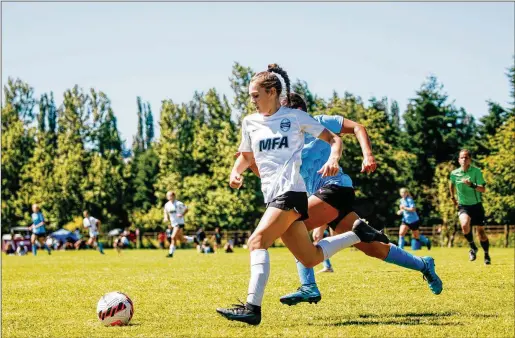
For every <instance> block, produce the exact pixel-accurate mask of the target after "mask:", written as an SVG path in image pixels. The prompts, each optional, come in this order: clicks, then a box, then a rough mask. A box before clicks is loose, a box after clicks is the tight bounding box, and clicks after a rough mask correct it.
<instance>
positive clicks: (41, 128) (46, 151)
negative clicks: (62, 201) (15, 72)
mask: <svg viewBox="0 0 515 338" xmlns="http://www.w3.org/2000/svg"><path fill="white" fill-rule="evenodd" d="M56 117H57V109H56V107H55V103H54V100H53V94H50V99H49V97H48V95H47V94H43V95H42V96H41V99H40V100H39V112H38V113H37V116H36V118H37V131H36V134H35V145H34V152H33V154H32V157H31V158H30V160H29V162H28V163H27V164H26V165H25V166H23V168H22V170H21V178H20V179H21V182H22V183H21V189H20V193H19V196H20V200H21V202H22V204H23V205H25V206H30V205H31V204H33V203H40V204H41V207H44V208H45V209H46V210H45V216H46V219H47V221H49V224H50V226H52V225H53V222H54V221H55V215H53V214H52V210H53V209H54V206H55V198H56V193H57V182H55V181H54V178H53V173H54V159H55V155H56V148H55V144H56V134H55V127H56V122H55V119H56Z"/></svg>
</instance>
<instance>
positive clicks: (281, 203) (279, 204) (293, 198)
mask: <svg viewBox="0 0 515 338" xmlns="http://www.w3.org/2000/svg"><path fill="white" fill-rule="evenodd" d="M266 207H267V208H269V207H274V208H277V209H281V210H285V211H288V210H295V211H296V212H297V213H299V214H300V217H299V218H298V219H297V221H303V220H305V219H308V194H307V193H305V192H299V191H287V192H285V193H284V194H282V195H279V196H277V197H276V198H274V199H273V200H272V201H271V202H268V203H267V205H266Z"/></svg>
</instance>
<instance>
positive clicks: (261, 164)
mask: <svg viewBox="0 0 515 338" xmlns="http://www.w3.org/2000/svg"><path fill="white" fill-rule="evenodd" d="M323 130H324V126H322V125H321V124H320V123H319V122H318V121H317V120H315V119H314V118H313V117H311V116H310V115H308V114H307V113H305V112H303V111H302V110H298V109H291V108H286V107H281V108H280V109H279V110H278V111H277V112H276V113H275V114H273V115H271V116H265V115H262V114H259V113H255V114H251V115H248V116H246V117H245V118H244V119H243V123H242V139H241V144H240V147H239V149H238V151H240V152H253V153H254V158H255V159H256V165H257V167H258V169H259V175H260V176H261V191H263V196H264V198H265V203H268V202H271V201H272V200H273V199H274V198H275V197H277V196H279V195H282V194H284V193H285V192H287V191H298V192H305V191H306V185H305V184H304V180H303V179H302V176H301V175H300V166H301V164H302V157H301V154H302V148H303V147H304V133H305V132H308V133H309V134H311V135H313V136H315V137H318V136H319V135H320V133H322V131H323Z"/></svg>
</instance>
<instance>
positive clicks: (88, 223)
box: [82, 216, 98, 236]
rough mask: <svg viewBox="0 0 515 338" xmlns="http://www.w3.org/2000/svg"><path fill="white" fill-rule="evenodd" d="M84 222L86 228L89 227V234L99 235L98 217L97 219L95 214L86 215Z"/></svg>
mask: <svg viewBox="0 0 515 338" xmlns="http://www.w3.org/2000/svg"><path fill="white" fill-rule="evenodd" d="M82 224H83V225H84V227H85V228H89V235H90V236H97V235H98V227H97V224H98V219H96V218H95V217H93V216H89V217H86V218H84V219H83V220H82Z"/></svg>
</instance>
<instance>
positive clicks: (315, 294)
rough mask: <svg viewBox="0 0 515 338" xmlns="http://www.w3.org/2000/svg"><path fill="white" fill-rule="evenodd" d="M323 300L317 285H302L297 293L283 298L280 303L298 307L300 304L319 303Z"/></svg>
mask: <svg viewBox="0 0 515 338" xmlns="http://www.w3.org/2000/svg"><path fill="white" fill-rule="evenodd" d="M321 299H322V295H321V294H320V291H319V290H318V287H317V285H316V284H311V285H302V286H301V287H299V288H298V289H297V291H295V292H293V293H290V294H287V295H286V296H282V297H281V299H280V302H281V303H283V304H286V305H289V306H291V305H297V304H299V303H302V302H305V303H310V304H311V303H315V304H316V303H318V302H319V301H320V300H321Z"/></svg>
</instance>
